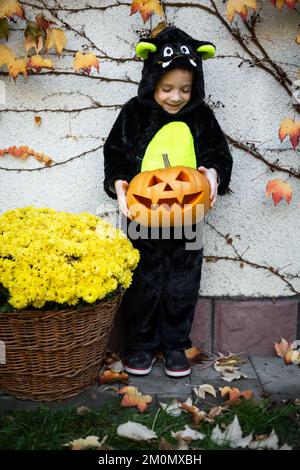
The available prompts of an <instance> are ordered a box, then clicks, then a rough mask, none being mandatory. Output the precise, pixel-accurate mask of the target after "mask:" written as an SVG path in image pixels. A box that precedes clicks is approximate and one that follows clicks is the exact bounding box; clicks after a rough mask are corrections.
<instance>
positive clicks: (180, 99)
mask: <svg viewBox="0 0 300 470" xmlns="http://www.w3.org/2000/svg"><path fill="white" fill-rule="evenodd" d="M192 85H193V72H191V71H189V70H181V69H174V70H170V72H166V73H165V74H164V75H163V76H162V77H161V79H160V80H159V82H158V83H157V85H156V87H155V90H154V99H155V101H156V103H158V104H159V105H160V106H161V107H162V108H163V109H164V110H165V111H167V112H168V113H170V114H176V113H178V111H180V110H181V109H182V108H183V107H184V106H185V105H186V104H187V103H188V102H189V101H190V99H191V94H192Z"/></svg>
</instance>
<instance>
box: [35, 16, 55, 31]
mask: <svg viewBox="0 0 300 470" xmlns="http://www.w3.org/2000/svg"><path fill="white" fill-rule="evenodd" d="M35 21H36V23H37V24H38V25H39V26H40V28H42V29H43V30H44V31H47V29H48V28H50V26H52V25H53V24H56V23H55V21H51V20H48V19H47V18H46V17H45V16H44V15H43V13H39V14H38V15H37V16H36V17H35Z"/></svg>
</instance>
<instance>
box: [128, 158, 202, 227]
mask: <svg viewBox="0 0 300 470" xmlns="http://www.w3.org/2000/svg"><path fill="white" fill-rule="evenodd" d="M209 193H210V187H209V182H208V180H207V179H206V177H205V176H204V175H203V174H202V173H200V172H199V171H197V170H195V169H193V168H189V167H186V166H175V167H169V168H160V169H157V170H153V171H144V172H142V173H139V174H138V175H136V176H135V177H134V178H133V180H132V181H131V182H130V185H129V187H128V191H127V204H128V207H129V209H130V212H131V214H132V218H133V219H134V220H135V221H136V222H138V223H140V224H142V225H145V226H152V227H167V226H182V225H184V224H186V225H191V224H194V223H196V222H198V221H199V220H200V219H202V218H203V216H204V214H206V212H207V211H208V209H209V207H210V202H209Z"/></svg>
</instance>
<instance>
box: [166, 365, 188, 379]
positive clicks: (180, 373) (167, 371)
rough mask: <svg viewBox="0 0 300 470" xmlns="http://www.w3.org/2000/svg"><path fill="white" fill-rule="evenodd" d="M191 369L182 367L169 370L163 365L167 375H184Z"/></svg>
mask: <svg viewBox="0 0 300 470" xmlns="http://www.w3.org/2000/svg"><path fill="white" fill-rule="evenodd" d="M191 372H192V369H191V368H189V369H184V370H170V369H167V368H166V367H165V373H166V374H167V375H168V376H169V377H185V376H186V375H190V373H191Z"/></svg>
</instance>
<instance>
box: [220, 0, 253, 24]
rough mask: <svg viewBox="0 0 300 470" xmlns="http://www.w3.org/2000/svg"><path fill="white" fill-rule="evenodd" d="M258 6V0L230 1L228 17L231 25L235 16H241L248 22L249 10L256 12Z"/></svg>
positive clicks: (227, 11) (228, 3)
mask: <svg viewBox="0 0 300 470" xmlns="http://www.w3.org/2000/svg"><path fill="white" fill-rule="evenodd" d="M256 7H257V4H256V0H228V2H227V6H226V16H227V19H228V21H229V23H231V22H232V20H233V19H234V17H235V15H236V14H238V15H240V16H241V17H242V18H243V20H244V21H246V19H247V16H248V8H252V10H254V11H255V10H256Z"/></svg>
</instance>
